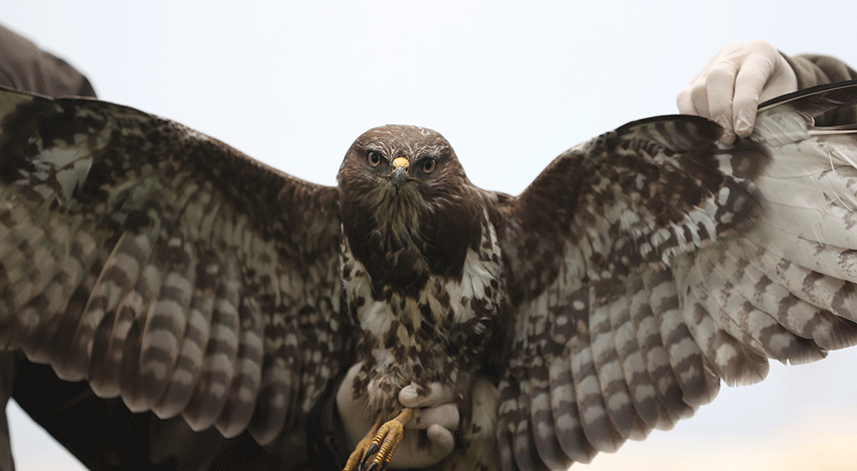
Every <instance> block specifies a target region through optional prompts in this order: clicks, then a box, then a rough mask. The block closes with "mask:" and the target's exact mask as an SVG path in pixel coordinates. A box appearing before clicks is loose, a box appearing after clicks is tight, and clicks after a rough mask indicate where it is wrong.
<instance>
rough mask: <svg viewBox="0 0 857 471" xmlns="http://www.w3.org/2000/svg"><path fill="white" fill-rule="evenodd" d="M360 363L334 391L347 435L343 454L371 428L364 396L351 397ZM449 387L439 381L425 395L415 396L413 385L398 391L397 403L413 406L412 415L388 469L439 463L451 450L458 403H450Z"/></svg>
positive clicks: (350, 450)
mask: <svg viewBox="0 0 857 471" xmlns="http://www.w3.org/2000/svg"><path fill="white" fill-rule="evenodd" d="M361 366H363V364H362V363H357V364H356V365H354V366H352V367H351V368H350V369H349V370H348V373H347V374H346V375H345V379H344V380H343V381H342V384H341V385H340V386H339V390H338V391H337V393H336V405H337V407H339V415H340V417H341V418H342V422H343V425H344V427H345V435H346V437H347V441H348V443H347V444H346V445H347V446H348V449H347V450H343V451H344V453H345V456H346V457H347V456H348V454H349V453H351V452H352V451H353V450H354V447H355V446H356V445H357V442H359V441H360V439H362V438H363V437H364V436H365V435H366V434H367V433H368V432H369V429H370V428H372V424H373V422H374V420H375V417H371V416H369V415H368V414H367V413H366V397H365V396H363V397H361V398H360V399H358V400H354V395H353V394H352V384H353V383H354V378H355V376H356V375H357V372H358V371H359V370H360V367H361ZM454 400H455V393H454V392H453V391H452V388H449V387H444V386H442V385H441V384H440V383H434V384H432V385H431V391H430V392H429V394H428V395H427V396H424V397H418V396H417V391H416V388H414V387H413V386H407V387H405V388H404V389H402V390H401V391H400V392H399V402H400V403H401V404H402V406H404V407H410V408H416V409H417V410H416V413H415V414H414V418H413V419H411V420H410V421H409V422H408V423H407V424H406V425H405V437H404V439H403V440H402V443H401V444H400V445H399V448H398V450H397V451H396V453H395V454H394V455H393V461H391V462H390V466H389V467H390V468H391V469H408V468H425V467H428V466H431V465H433V464H436V463H439V462H441V461H442V460H443V459H444V458H446V457H447V455H449V454H450V453H451V452H452V449H453V447H455V439H454V438H453V436H452V431H455V430H457V429H458V421H459V415H458V406H457V405H456V404H455V403H454V402H453V401H454ZM419 430H425V431H426V434H427V436H428V439H429V445H428V446H426V447H421V446H419V433H418V431H419Z"/></svg>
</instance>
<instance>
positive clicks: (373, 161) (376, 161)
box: [367, 151, 381, 167]
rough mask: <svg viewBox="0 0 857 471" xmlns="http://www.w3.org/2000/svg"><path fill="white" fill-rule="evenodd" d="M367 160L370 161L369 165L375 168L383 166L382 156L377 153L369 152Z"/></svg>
mask: <svg viewBox="0 0 857 471" xmlns="http://www.w3.org/2000/svg"><path fill="white" fill-rule="evenodd" d="M367 159H368V161H369V165H371V166H373V167H377V166H378V165H380V164H381V154H379V153H377V152H375V151H371V152H369V156H368V158H367Z"/></svg>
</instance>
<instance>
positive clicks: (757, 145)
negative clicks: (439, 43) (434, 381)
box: [498, 82, 857, 470]
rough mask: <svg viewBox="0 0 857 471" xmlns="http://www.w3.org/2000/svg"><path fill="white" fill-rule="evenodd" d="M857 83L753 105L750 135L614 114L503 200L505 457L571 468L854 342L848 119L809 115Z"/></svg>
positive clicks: (512, 462) (853, 144)
mask: <svg viewBox="0 0 857 471" xmlns="http://www.w3.org/2000/svg"><path fill="white" fill-rule="evenodd" d="M855 103H857V83H855V82H851V83H846V84H839V85H836V86H831V87H825V88H823V89H814V90H810V91H806V92H804V93H800V94H796V95H793V96H790V97H786V98H784V99H783V100H778V101H777V102H775V103H773V104H771V105H769V106H764V107H762V108H761V110H760V113H759V117H758V121H757V124H756V130H755V133H754V135H753V136H752V137H751V138H750V139H745V140H739V141H737V142H736V144H735V145H734V146H733V147H729V148H723V147H721V146H719V145H718V144H717V138H718V136H719V135H720V132H721V129H720V128H719V127H718V126H717V125H716V124H714V123H712V122H709V121H707V120H705V119H702V118H697V117H690V116H671V117H660V118H653V119H648V120H642V121H637V122H633V123H630V124H627V125H625V126H622V127H621V128H619V129H618V130H616V131H615V132H610V133H607V134H604V135H602V136H600V137H598V138H596V139H594V140H592V141H590V142H588V143H586V144H583V145H582V146H579V147H577V148H574V149H571V150H569V151H568V152H566V153H564V154H563V155H561V156H560V157H559V158H557V159H556V160H555V161H554V162H553V163H552V164H551V165H550V166H549V167H548V168H547V169H546V170H545V171H544V172H543V173H542V174H541V175H540V176H539V177H538V178H537V179H536V180H535V182H534V183H533V184H532V185H531V186H530V187H529V188H527V190H526V191H525V192H524V193H522V194H521V195H520V196H519V197H517V198H515V199H514V200H512V202H511V203H510V206H509V207H508V210H509V212H510V215H511V217H510V219H509V220H510V222H509V228H508V231H507V232H506V236H505V240H504V242H503V244H504V245H503V250H504V253H505V254H506V263H507V265H508V273H510V276H511V277H512V278H511V279H510V280H509V286H510V289H511V294H512V301H513V304H514V305H515V306H516V308H517V311H518V312H517V318H516V320H515V322H516V324H515V325H514V331H513V333H512V336H513V337H514V338H513V340H512V347H511V352H510V369H509V370H508V372H507V374H506V376H505V377H504V378H503V380H502V383H501V385H500V410H499V418H498V442H499V448H500V454H501V462H502V465H503V469H507V470H511V469H555V470H558V469H567V467H568V466H569V465H570V464H571V462H572V461H581V462H588V461H589V460H590V459H591V458H592V457H593V456H594V455H595V454H596V453H597V452H599V451H614V450H616V449H617V448H618V447H619V446H620V445H621V444H622V443H623V442H624V441H625V440H626V439H628V438H635V439H640V438H642V437H645V436H646V435H647V434H648V433H649V432H650V431H651V430H652V429H653V428H660V429H668V428H670V427H671V426H672V425H673V424H674V423H675V421H676V420H678V419H680V418H683V417H688V416H690V415H692V414H693V412H694V411H695V410H696V408H697V407H699V406H700V405H702V404H706V403H708V402H710V401H711V400H712V399H714V397H715V395H716V394H717V392H718V389H719V384H720V380H721V379H723V380H724V381H725V382H726V383H727V384H730V385H732V384H745V383H754V382H757V381H760V380H762V379H763V378H764V377H765V375H766V373H767V371H768V359H769V358H774V359H777V360H779V361H782V362H792V363H801V362H808V361H814V360H818V359H820V358H823V357H824V355H825V353H826V351H827V350H831V349H837V348H843V347H846V346H849V345H853V344H854V343H855V342H857V329H855V321H857V296H855V283H857V231H855V228H854V226H855V224H857V127H855V126H851V127H847V126H846V127H838V128H835V129H829V130H825V129H824V128H818V129H817V128H814V127H813V117H814V116H817V115H819V114H821V113H822V112H824V111H827V110H830V109H833V108H836V107H839V106H843V105H854V104H855Z"/></svg>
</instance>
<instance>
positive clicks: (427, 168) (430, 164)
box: [423, 159, 437, 173]
mask: <svg viewBox="0 0 857 471" xmlns="http://www.w3.org/2000/svg"><path fill="white" fill-rule="evenodd" d="M435 167H437V160H435V159H425V160H423V173H432V172H434V169H435Z"/></svg>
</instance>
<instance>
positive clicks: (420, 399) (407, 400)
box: [399, 382, 455, 409]
mask: <svg viewBox="0 0 857 471" xmlns="http://www.w3.org/2000/svg"><path fill="white" fill-rule="evenodd" d="M454 400H455V391H453V390H452V388H451V387H450V386H446V385H443V384H441V383H438V382H435V383H432V384H431V385H429V388H428V390H427V391H424V392H423V394H420V393H419V391H418V389H417V387H416V386H415V385H413V384H411V385H408V386H405V387H404V388H402V390H401V391H399V402H400V403H401V404H402V405H403V406H405V407H410V408H412V409H416V408H420V407H436V406H439V405H441V404H446V403H448V402H453V401H454Z"/></svg>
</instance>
